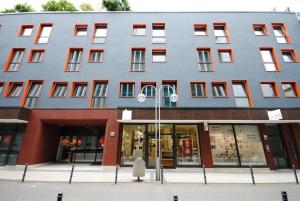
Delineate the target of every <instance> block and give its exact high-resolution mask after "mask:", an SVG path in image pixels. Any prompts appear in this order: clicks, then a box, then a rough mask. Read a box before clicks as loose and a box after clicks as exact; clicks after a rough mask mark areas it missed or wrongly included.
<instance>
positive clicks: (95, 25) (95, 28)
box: [92, 23, 108, 43]
mask: <svg viewBox="0 0 300 201" xmlns="http://www.w3.org/2000/svg"><path fill="white" fill-rule="evenodd" d="M97 27H106V32H107V31H108V23H95V24H94V31H93V36H92V43H94V39H95V33H96V30H97ZM106 37H107V35H106Z"/></svg>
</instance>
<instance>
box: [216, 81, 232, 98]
mask: <svg viewBox="0 0 300 201" xmlns="http://www.w3.org/2000/svg"><path fill="white" fill-rule="evenodd" d="M221 84H222V85H224V87H225V93H226V96H214V95H213V94H214V93H213V92H212V95H213V97H214V98H228V97H229V96H230V94H229V89H228V84H227V82H226V81H214V82H211V89H212V90H213V86H214V85H221Z"/></svg>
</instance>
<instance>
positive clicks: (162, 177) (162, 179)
mask: <svg viewBox="0 0 300 201" xmlns="http://www.w3.org/2000/svg"><path fill="white" fill-rule="evenodd" d="M160 175H161V179H160V182H161V184H164V166H163V165H161V167H160Z"/></svg>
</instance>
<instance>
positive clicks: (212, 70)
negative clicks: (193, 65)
mask: <svg viewBox="0 0 300 201" xmlns="http://www.w3.org/2000/svg"><path fill="white" fill-rule="evenodd" d="M196 50H197V60H198V63H197V64H198V71H199V72H214V71H215V65H214V60H213V55H212V50H211V48H210V47H197V49H196ZM199 51H209V58H210V63H211V71H200V70H199V64H200V60H199V53H198V52H199Z"/></svg>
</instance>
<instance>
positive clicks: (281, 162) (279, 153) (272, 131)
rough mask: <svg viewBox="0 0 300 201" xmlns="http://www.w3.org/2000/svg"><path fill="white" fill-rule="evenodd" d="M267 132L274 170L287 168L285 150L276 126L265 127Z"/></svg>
mask: <svg viewBox="0 0 300 201" xmlns="http://www.w3.org/2000/svg"><path fill="white" fill-rule="evenodd" d="M267 131H268V136H269V140H270V145H271V150H272V155H273V160H274V163H275V167H276V169H282V168H289V165H288V161H287V154H286V150H285V148H284V146H283V144H282V141H281V133H280V130H279V128H278V126H277V125H267Z"/></svg>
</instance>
